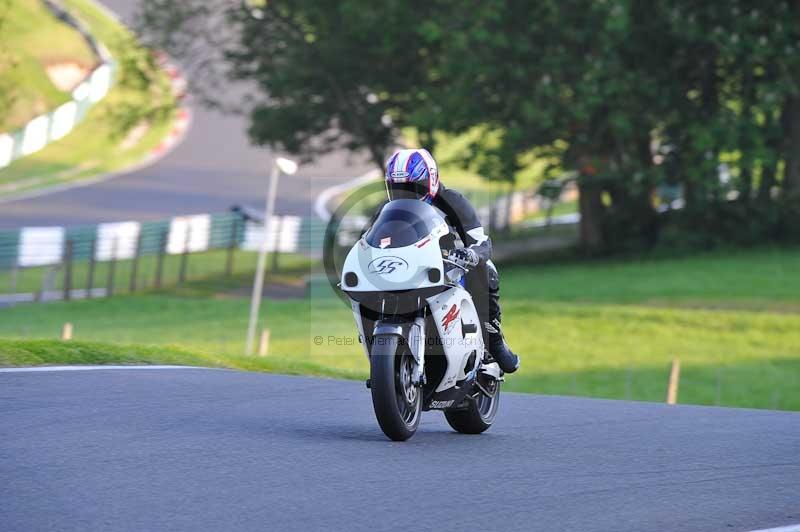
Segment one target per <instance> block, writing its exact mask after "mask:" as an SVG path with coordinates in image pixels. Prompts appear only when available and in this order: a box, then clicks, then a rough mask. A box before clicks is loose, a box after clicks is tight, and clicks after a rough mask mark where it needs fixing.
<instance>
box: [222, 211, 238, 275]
mask: <svg viewBox="0 0 800 532" xmlns="http://www.w3.org/2000/svg"><path fill="white" fill-rule="evenodd" d="M238 232H239V224H238V223H236V220H234V222H233V223H232V224H231V234H230V239H228V255H227V257H226V258H225V275H226V276H227V277H230V276H232V275H233V256H234V253H235V252H236V247H237V246H238V245H239V239H238Z"/></svg>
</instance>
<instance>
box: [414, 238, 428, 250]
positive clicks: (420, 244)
mask: <svg viewBox="0 0 800 532" xmlns="http://www.w3.org/2000/svg"><path fill="white" fill-rule="evenodd" d="M430 241H431V237H428V238H426V239H425V240H423V241H422V242H419V243H418V244H416V246H417V247H418V248H421V247H422V246H424V245H425V244H427V243H428V242H430Z"/></svg>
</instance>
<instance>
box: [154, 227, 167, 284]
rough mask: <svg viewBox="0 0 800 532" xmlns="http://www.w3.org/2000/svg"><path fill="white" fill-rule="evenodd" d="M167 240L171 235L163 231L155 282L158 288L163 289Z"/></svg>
mask: <svg viewBox="0 0 800 532" xmlns="http://www.w3.org/2000/svg"><path fill="white" fill-rule="evenodd" d="M167 238H169V233H168V232H167V231H163V232H162V233H161V240H160V243H159V245H158V258H157V259H156V278H155V281H154V282H155V287H156V288H161V280H162V277H163V275H164V256H165V255H166V253H167Z"/></svg>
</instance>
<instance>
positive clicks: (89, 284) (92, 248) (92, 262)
mask: <svg viewBox="0 0 800 532" xmlns="http://www.w3.org/2000/svg"><path fill="white" fill-rule="evenodd" d="M96 253H97V239H96V238H93V239H92V241H91V242H90V244H89V270H88V271H87V272H86V298H87V299H89V298H91V297H92V289H93V288H94V270H95V267H96V265H97V260H96V259H95V254H96Z"/></svg>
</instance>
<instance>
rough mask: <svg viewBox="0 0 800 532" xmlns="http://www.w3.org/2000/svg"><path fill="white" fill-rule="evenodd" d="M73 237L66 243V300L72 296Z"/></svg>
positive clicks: (64, 260) (64, 259) (64, 258)
mask: <svg viewBox="0 0 800 532" xmlns="http://www.w3.org/2000/svg"><path fill="white" fill-rule="evenodd" d="M72 246H73V243H72V239H69V240H67V241H66V242H65V243H64V257H63V258H62V261H63V262H64V301H69V300H70V298H71V297H72Z"/></svg>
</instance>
